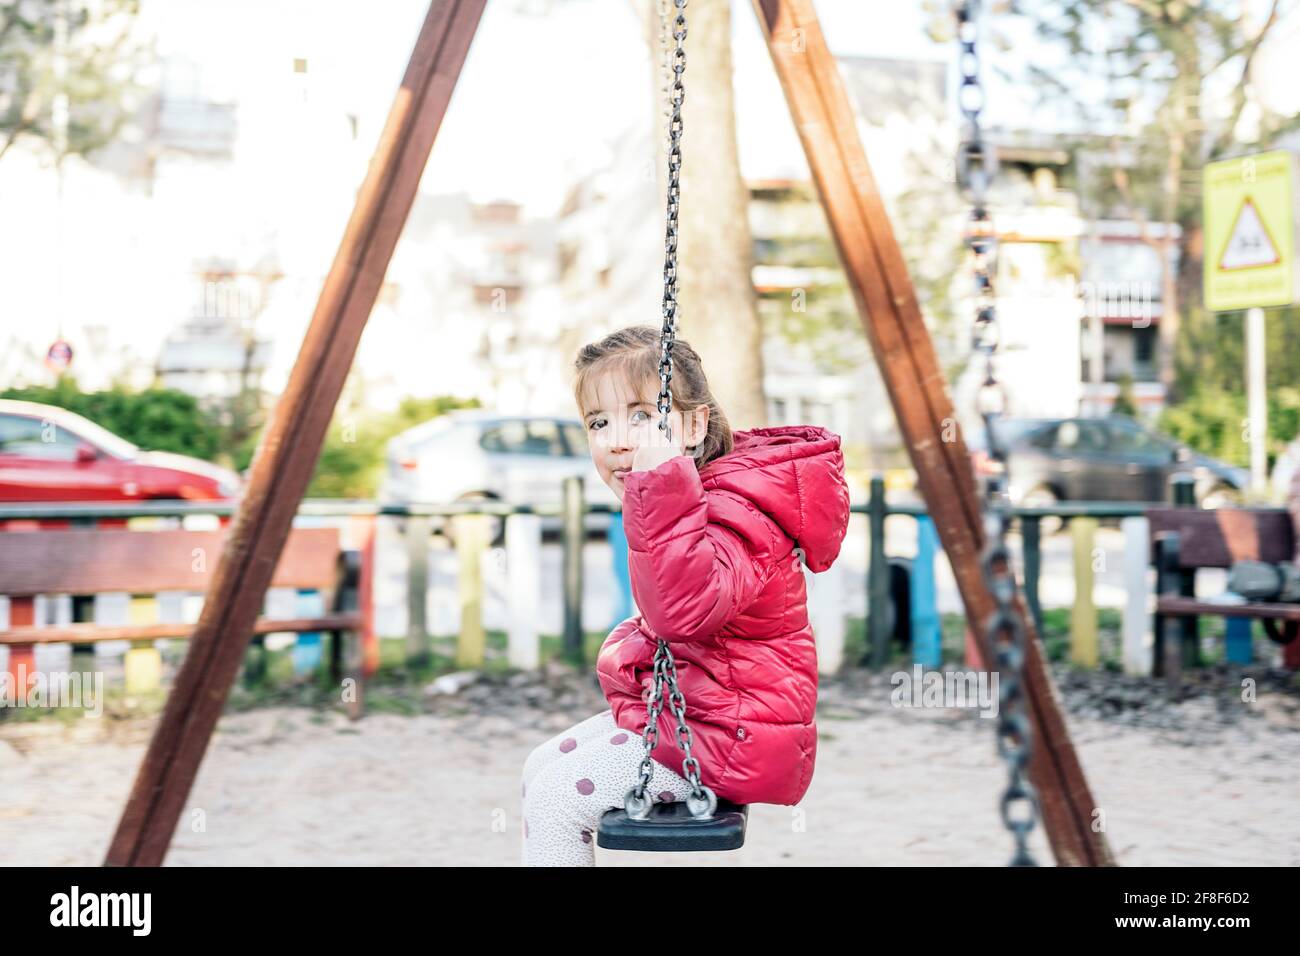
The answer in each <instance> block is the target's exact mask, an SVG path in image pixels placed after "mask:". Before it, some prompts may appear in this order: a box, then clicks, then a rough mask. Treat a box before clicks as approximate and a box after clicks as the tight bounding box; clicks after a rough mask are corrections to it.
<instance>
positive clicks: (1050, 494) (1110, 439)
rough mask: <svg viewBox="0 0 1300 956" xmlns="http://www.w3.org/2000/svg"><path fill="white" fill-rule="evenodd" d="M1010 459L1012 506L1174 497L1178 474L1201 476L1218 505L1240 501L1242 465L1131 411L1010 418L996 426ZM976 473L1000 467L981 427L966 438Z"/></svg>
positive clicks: (1200, 496) (1207, 503) (1201, 485)
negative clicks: (1151, 425)
mask: <svg viewBox="0 0 1300 956" xmlns="http://www.w3.org/2000/svg"><path fill="white" fill-rule="evenodd" d="M994 438H995V440H996V441H997V442H998V443H999V444H1000V445H1001V446H1002V447H1003V448H1004V450H1005V451H1004V453H1005V454H1006V456H1007V476H1008V478H1009V492H1010V497H1011V503H1012V504H1013V505H1016V506H1019V507H1051V506H1052V505H1054V504H1056V503H1057V502H1061V501H1142V502H1165V501H1168V500H1169V479H1170V477H1171V476H1172V475H1173V474H1175V473H1177V472H1185V473H1188V474H1191V475H1192V476H1193V477H1194V479H1195V483H1196V484H1195V487H1196V500H1197V501H1198V502H1199V503H1200V504H1201V505H1202V506H1204V507H1207V508H1217V507H1222V506H1224V505H1228V504H1233V503H1238V502H1240V501H1241V496H1242V493H1243V492H1244V491H1245V489H1246V487H1247V485H1248V484H1249V481H1250V475H1249V472H1247V471H1246V469H1244V468H1237V467H1235V466H1233V465H1228V464H1225V463H1223V462H1221V461H1216V460H1215V459H1213V458H1209V457H1207V456H1205V455H1200V454H1197V453H1196V452H1194V451H1192V450H1191V449H1190V448H1188V447H1187V446H1185V445H1182V444H1180V443H1179V442H1177V441H1175V440H1174V439H1172V438H1169V437H1168V436H1166V435H1161V434H1159V433H1158V432H1154V431H1151V430H1150V429H1148V428H1146V427H1144V426H1143V425H1142V424H1141V423H1139V422H1137V421H1135V420H1134V419H1132V418H1129V417H1128V416H1126V415H1109V416H1107V417H1105V418H1009V419H1002V420H999V421H997V422H996V423H995V425H994ZM967 445H968V447H970V448H971V451H972V458H973V460H974V465H975V473H976V476H977V477H979V478H980V479H981V480H983V479H985V478H987V476H988V475H989V474H991V473H993V471H994V470H995V468H996V467H997V466H996V463H995V462H993V461H992V460H991V459H990V458H989V455H988V450H987V448H986V441H985V437H984V435H983V434H982V429H977V430H976V434H975V435H974V436H973V437H968V438H967Z"/></svg>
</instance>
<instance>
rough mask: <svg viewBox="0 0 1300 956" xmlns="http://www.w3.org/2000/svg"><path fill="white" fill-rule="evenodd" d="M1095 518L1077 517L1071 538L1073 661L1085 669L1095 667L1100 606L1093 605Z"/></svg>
mask: <svg viewBox="0 0 1300 956" xmlns="http://www.w3.org/2000/svg"><path fill="white" fill-rule="evenodd" d="M1096 534H1097V519H1096V518H1074V519H1073V520H1071V522H1070V537H1071V538H1072V539H1073V541H1074V609H1073V610H1072V611H1071V612H1070V660H1071V661H1073V662H1074V663H1075V664H1079V665H1080V666H1082V667H1096V666H1097V661H1098V655H1097V605H1096V604H1095V603H1094V602H1093V597H1092V588H1093V583H1094V581H1095V568H1094V567H1093V542H1094V541H1095V540H1096Z"/></svg>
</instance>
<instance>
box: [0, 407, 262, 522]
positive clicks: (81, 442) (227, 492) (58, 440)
mask: <svg viewBox="0 0 1300 956" xmlns="http://www.w3.org/2000/svg"><path fill="white" fill-rule="evenodd" d="M242 485H243V482H242V480H241V479H240V477H239V475H238V474H236V473H235V472H233V471H230V470H229V469H226V468H220V467H218V466H216V465H213V464H210V463H208V462H206V461H203V460H201V459H198V458H190V457H188V456H186V455H174V454H171V453H170V452H162V451H141V450H140V449H139V448H137V447H136V446H135V445H133V444H131V443H130V442H129V441H126V440H125V439H123V438H119V437H118V436H117V435H114V434H113V433H112V432H110V431H107V430H105V429H103V428H101V427H100V426H98V425H96V424H95V423H94V422H92V421H90V420H88V419H85V418H82V417H81V416H80V415H76V414H74V413H72V412H69V411H66V410H64V409H62V408H56V407H55V406H53V405H38V404H36V403H35V402H18V401H13V400H10V399H0V501H144V500H147V499H150V498H186V499H190V500H194V501H222V500H227V499H231V498H235V497H237V496H238V495H239V493H240V490H241V488H242Z"/></svg>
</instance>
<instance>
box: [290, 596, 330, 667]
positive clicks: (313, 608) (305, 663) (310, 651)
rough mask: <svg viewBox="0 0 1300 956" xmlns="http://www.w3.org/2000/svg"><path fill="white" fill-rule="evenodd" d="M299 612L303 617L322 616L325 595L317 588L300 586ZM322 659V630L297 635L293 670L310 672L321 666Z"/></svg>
mask: <svg viewBox="0 0 1300 956" xmlns="http://www.w3.org/2000/svg"><path fill="white" fill-rule="evenodd" d="M295 603H296V609H297V613H298V614H300V615H301V616H302V617H322V616H323V615H324V614H325V595H323V594H321V592H320V591H318V590H316V589H315V588H299V589H298V597H297V601H296V602H295ZM321 659H322V648H321V632H320V631H307V632H305V633H302V634H298V635H297V640H295V641H294V645H293V672H294V674H295V675H301V674H310V673H312V672H313V671H315V670H316V669H317V668H318V667H320V663H321Z"/></svg>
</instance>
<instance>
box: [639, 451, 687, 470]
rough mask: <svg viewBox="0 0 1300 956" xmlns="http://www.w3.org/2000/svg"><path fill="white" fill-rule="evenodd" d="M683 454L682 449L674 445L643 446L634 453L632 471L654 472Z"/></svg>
mask: <svg viewBox="0 0 1300 956" xmlns="http://www.w3.org/2000/svg"><path fill="white" fill-rule="evenodd" d="M681 453H682V452H681V449H679V448H676V447H675V446H672V445H643V446H642V447H640V448H638V449H637V450H636V451H635V452H633V453H632V470H633V471H654V470H655V469H656V468H658V467H659V466H660V465H662V464H663V463H664V462H666V461H671V460H672V459H674V458H676V457H677V456H678V455H680V454H681Z"/></svg>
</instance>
